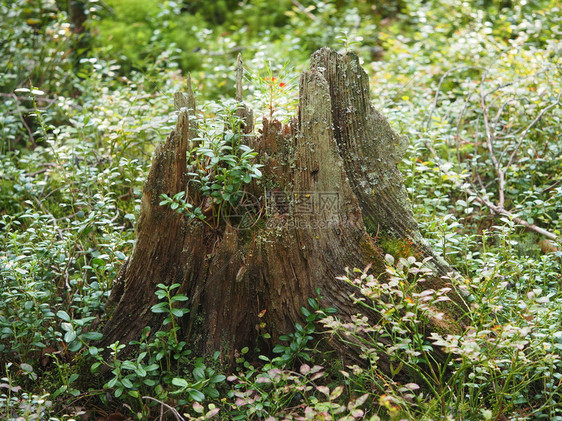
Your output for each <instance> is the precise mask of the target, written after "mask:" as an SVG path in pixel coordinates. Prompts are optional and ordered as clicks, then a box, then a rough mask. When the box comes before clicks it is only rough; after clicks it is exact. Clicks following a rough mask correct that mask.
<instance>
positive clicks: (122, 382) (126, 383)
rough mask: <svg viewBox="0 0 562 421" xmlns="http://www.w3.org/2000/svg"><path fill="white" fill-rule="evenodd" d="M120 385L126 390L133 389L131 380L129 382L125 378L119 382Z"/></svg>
mask: <svg viewBox="0 0 562 421" xmlns="http://www.w3.org/2000/svg"><path fill="white" fill-rule="evenodd" d="M121 384H122V385H123V386H125V387H126V388H127V389H132V388H133V382H131V380H129V379H128V378H127V377H125V378H124V379H123V380H121Z"/></svg>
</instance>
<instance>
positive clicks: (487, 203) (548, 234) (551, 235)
mask: <svg viewBox="0 0 562 421" xmlns="http://www.w3.org/2000/svg"><path fill="white" fill-rule="evenodd" d="M425 146H426V147H427V149H429V151H430V152H431V154H432V155H433V157H434V158H435V162H436V163H437V166H438V167H439V169H440V170H441V172H443V174H445V175H446V176H447V177H448V178H449V179H450V180H452V181H453V183H454V185H455V187H456V188H457V189H459V190H464V191H465V192H466V193H467V194H468V195H469V196H474V197H475V199H474V200H475V201H476V202H478V203H480V204H482V205H484V206H487V207H488V208H490V209H491V210H492V212H494V213H497V214H498V215H504V216H507V217H508V218H510V219H511V220H513V221H514V222H516V223H518V224H519V225H523V226H524V227H525V228H527V229H528V230H530V231H534V232H536V233H538V234H541V235H544V236H545V237H547V238H549V239H551V240H554V241H557V240H558V237H557V236H556V234H554V233H552V232H550V231H547V230H545V229H544V228H541V227H538V226H536V225H534V224H530V223H529V222H527V221H525V220H523V219H521V218H519V217H518V216H517V215H515V214H513V213H511V212H510V211H508V210H505V209H504V208H501V207H499V206H497V205H494V204H493V203H492V202H490V201H489V200H488V199H486V198H484V197H482V196H480V195H479V194H478V193H476V192H475V191H473V190H472V189H471V188H470V187H468V186H467V185H466V184H463V183H461V182H460V181H457V180H456V178H457V176H458V174H455V173H453V172H450V171H445V170H444V169H443V165H441V162H440V161H441V160H440V159H439V156H438V155H437V152H435V149H433V146H431V144H430V143H429V142H428V141H426V142H425Z"/></svg>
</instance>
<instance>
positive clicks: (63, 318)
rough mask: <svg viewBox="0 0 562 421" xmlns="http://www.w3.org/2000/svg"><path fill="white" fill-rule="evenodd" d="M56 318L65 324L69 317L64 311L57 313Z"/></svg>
mask: <svg viewBox="0 0 562 421" xmlns="http://www.w3.org/2000/svg"><path fill="white" fill-rule="evenodd" d="M57 317H58V318H60V319H62V320H64V321H65V322H70V316H69V315H68V313H67V312H66V311H64V310H59V311H57Z"/></svg>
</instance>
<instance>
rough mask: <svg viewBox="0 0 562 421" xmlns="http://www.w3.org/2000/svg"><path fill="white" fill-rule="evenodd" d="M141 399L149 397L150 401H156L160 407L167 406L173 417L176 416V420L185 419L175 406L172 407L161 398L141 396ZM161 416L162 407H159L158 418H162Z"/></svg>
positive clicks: (181, 420)
mask: <svg viewBox="0 0 562 421" xmlns="http://www.w3.org/2000/svg"><path fill="white" fill-rule="evenodd" d="M142 399H149V400H151V401H155V402H158V403H159V404H160V405H161V407H160V408H163V407H166V408H168V409H169V410H170V411H171V412H172V414H174V417H176V420H178V421H185V420H184V418H183V417H182V416H181V415H180V413H179V412H178V411H177V410H176V409H175V408H173V407H171V406H170V405H168V404H166V403H164V402H162V401H161V400H158V399H155V398H153V397H150V396H143V397H142ZM162 416H163V413H162V409H161V410H160V419H163V418H162Z"/></svg>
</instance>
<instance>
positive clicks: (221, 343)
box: [104, 49, 451, 359]
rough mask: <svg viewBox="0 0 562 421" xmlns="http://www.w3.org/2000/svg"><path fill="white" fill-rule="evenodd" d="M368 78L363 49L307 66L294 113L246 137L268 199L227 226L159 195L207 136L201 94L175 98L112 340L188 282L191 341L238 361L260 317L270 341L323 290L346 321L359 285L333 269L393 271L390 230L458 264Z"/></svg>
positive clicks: (131, 336)
mask: <svg viewBox="0 0 562 421" xmlns="http://www.w3.org/2000/svg"><path fill="white" fill-rule="evenodd" d="M239 67H240V68H241V65H239ZM368 82H369V80H368V76H367V74H366V73H365V71H364V70H363V69H362V68H361V66H360V64H359V60H358V58H357V56H355V55H354V54H353V53H345V54H343V55H342V54H339V53H336V52H334V51H332V50H329V49H321V50H319V51H317V52H316V53H315V54H314V55H313V56H312V58H311V64H310V69H309V70H307V71H305V72H304V73H303V75H302V77H301V81H300V105H299V112H298V116H297V118H295V119H293V121H292V122H291V123H290V124H288V125H284V124H281V123H280V122H279V121H276V120H273V121H269V120H265V121H264V124H263V128H262V131H261V134H260V135H259V136H257V137H253V138H251V139H250V142H249V143H250V145H251V146H252V147H253V148H255V149H256V150H257V151H258V152H259V155H258V156H259V158H260V161H261V162H262V164H263V165H264V167H263V174H264V175H263V179H262V180H260V181H259V183H255V184H254V185H251V186H250V187H249V189H248V192H249V193H252V194H253V195H254V196H256V197H257V198H258V199H259V200H258V202H257V203H259V204H260V205H259V206H258V207H257V208H254V209H248V215H250V216H252V218H250V219H249V220H250V221H252V222H254V224H253V225H252V226H251V227H242V226H241V224H240V219H234V218H231V219H230V220H228V221H227V222H226V224H225V226H224V227H222V228H221V229H219V230H216V229H211V228H209V227H208V226H207V225H205V224H203V223H199V222H193V221H191V222H190V221H189V220H188V219H187V218H185V217H182V216H180V215H178V214H176V213H175V212H174V211H172V210H171V209H170V208H169V207H163V206H159V202H160V198H159V196H160V194H162V193H166V194H168V195H170V196H171V195H174V194H176V193H177V192H180V191H182V190H185V189H186V185H187V184H188V181H189V179H188V176H187V175H186V173H187V167H186V164H187V162H186V153H187V150H188V148H189V145H190V143H192V142H193V141H194V140H193V139H194V138H196V137H197V128H196V127H195V125H194V123H193V120H194V119H193V118H190V113H191V115H193V112H194V109H195V100H194V98H193V93H192V91H190V93H189V94H188V98H184V97H183V96H182V95H179V96H177V97H176V105H177V106H180V107H184V108H182V109H181V111H180V113H179V118H178V123H177V126H176V128H175V130H174V131H172V133H171V134H170V135H169V137H168V139H167V140H166V142H165V143H162V144H160V145H158V147H157V148H156V150H155V152H154V155H153V159H152V166H151V169H150V172H149V175H148V178H147V180H146V183H145V186H144V190H143V197H142V207H141V214H140V217H139V221H138V224H137V242H136V245H135V247H134V249H133V251H132V254H131V256H130V258H129V260H128V261H127V263H126V264H125V265H124V267H123V268H122V270H121V271H120V274H119V276H118V279H117V282H116V285H115V287H114V289H113V291H112V294H111V297H110V302H109V305H108V306H109V308H110V309H111V311H112V316H111V318H110V320H109V322H108V323H107V325H106V327H105V331H104V343H105V344H106V345H107V344H111V343H112V342H114V341H116V340H119V341H120V342H121V343H127V342H128V341H130V340H135V339H138V337H139V335H140V332H141V331H142V329H143V328H144V327H145V326H152V327H154V328H158V327H159V326H160V323H161V319H160V316H159V315H156V314H152V313H151V311H150V307H151V306H152V305H153V304H155V303H156V302H157V299H156V296H155V295H154V291H155V289H156V285H157V284H158V283H164V284H167V285H169V284H172V283H180V284H181V287H180V289H179V291H180V292H181V293H184V294H186V295H187V296H188V297H189V298H190V301H189V302H188V303H187V304H186V305H188V306H189V307H190V309H191V312H190V313H189V314H188V315H186V316H185V318H184V320H182V334H183V336H184V338H185V339H186V340H187V341H188V343H189V344H190V346H191V347H192V349H194V350H196V351H197V352H199V353H200V354H203V355H204V354H209V353H212V352H214V351H216V350H221V351H223V356H225V357H226V358H227V359H229V358H232V356H233V355H234V354H235V352H236V350H240V349H241V348H243V347H246V346H249V347H250V348H252V346H253V345H255V344H256V341H258V339H259V337H260V335H259V334H260V328H259V324H260V323H263V322H265V323H266V328H265V329H266V330H267V331H268V332H270V333H271V334H272V342H275V341H276V339H277V338H278V336H279V335H281V334H284V333H287V332H291V331H293V329H294V324H295V323H296V322H299V321H301V312H300V308H301V306H306V300H307V298H308V297H315V296H316V295H317V292H316V291H317V290H318V289H319V290H320V292H321V295H322V296H323V299H322V300H321V304H322V305H323V306H330V307H335V308H336V309H337V310H338V313H337V316H338V317H340V318H342V319H349V318H350V317H351V316H352V315H353V314H355V313H357V312H358V309H357V308H355V307H354V305H353V303H352V301H351V300H350V298H349V295H350V294H351V293H352V292H355V291H354V290H353V289H352V287H351V286H349V285H348V284H347V283H345V282H344V281H342V280H338V279H337V277H338V276H340V275H342V274H343V273H344V271H345V268H346V267H348V268H354V267H358V268H364V267H366V266H367V265H371V270H372V271H373V272H374V273H377V274H382V273H384V271H385V266H384V250H383V249H382V248H381V246H380V245H381V244H385V242H386V243H387V244H388V242H392V241H394V242H400V243H404V244H407V245H408V248H409V250H410V251H411V254H415V255H416V257H418V258H419V259H422V258H425V257H430V256H431V257H433V262H434V269H435V272H436V274H437V275H445V274H447V273H448V272H450V271H451V269H450V268H449V267H448V266H447V265H446V264H445V263H444V261H443V260H442V259H440V258H439V257H438V256H435V255H434V253H433V252H432V250H431V249H430V248H429V247H428V246H427V245H426V244H425V242H424V241H423V239H422V237H421V235H420V233H419V230H418V227H417V224H416V222H415V220H414V217H413V213H412V210H411V207H410V204H409V202H408V198H407V195H406V191H405V188H404V186H403V182H402V176H401V174H400V172H399V170H398V168H397V163H398V162H399V161H400V159H401V157H402V154H403V152H404V150H405V147H406V144H405V139H403V138H401V137H399V136H398V135H397V134H396V133H395V132H394V131H393V130H392V129H391V128H390V126H389V124H388V122H387V121H386V120H385V118H384V117H383V116H382V115H381V114H380V113H379V112H378V111H376V110H375V109H374V108H373V106H372V105H371V100H370V96H369V83H368ZM240 90H241V88H239V91H238V92H237V99H239V100H241V99H242V94H241V91H240ZM239 113H240V115H241V116H243V117H245V118H247V119H248V121H247V124H246V128H250V127H251V117H250V116H251V111H250V110H248V109H247V107H245V106H243V105H242V104H241V106H240V109H239ZM190 197H191V199H192V200H202V199H201V198H200V197H198V196H197V194H195V193H193V192H192V193H191V194H190ZM256 216H260V219H259V220H257V221H256ZM242 228H245V229H242ZM431 282H432V284H431V285H427V284H426V287H432V288H434V289H438V288H441V287H444V286H446V285H445V284H446V282H447V281H446V280H443V279H442V278H441V277H440V276H435V277H434V278H433V279H432V280H431ZM264 310H265V315H264V316H262V317H259V315H260V313H261V314H262V315H263V311H264ZM369 317H372V318H373V319H376V318H377V315H376V314H369ZM442 328H443V327H442V326H441V329H442ZM262 349H263V348H262ZM340 351H342V352H348V351H347V350H345V349H342V348H340Z"/></svg>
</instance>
